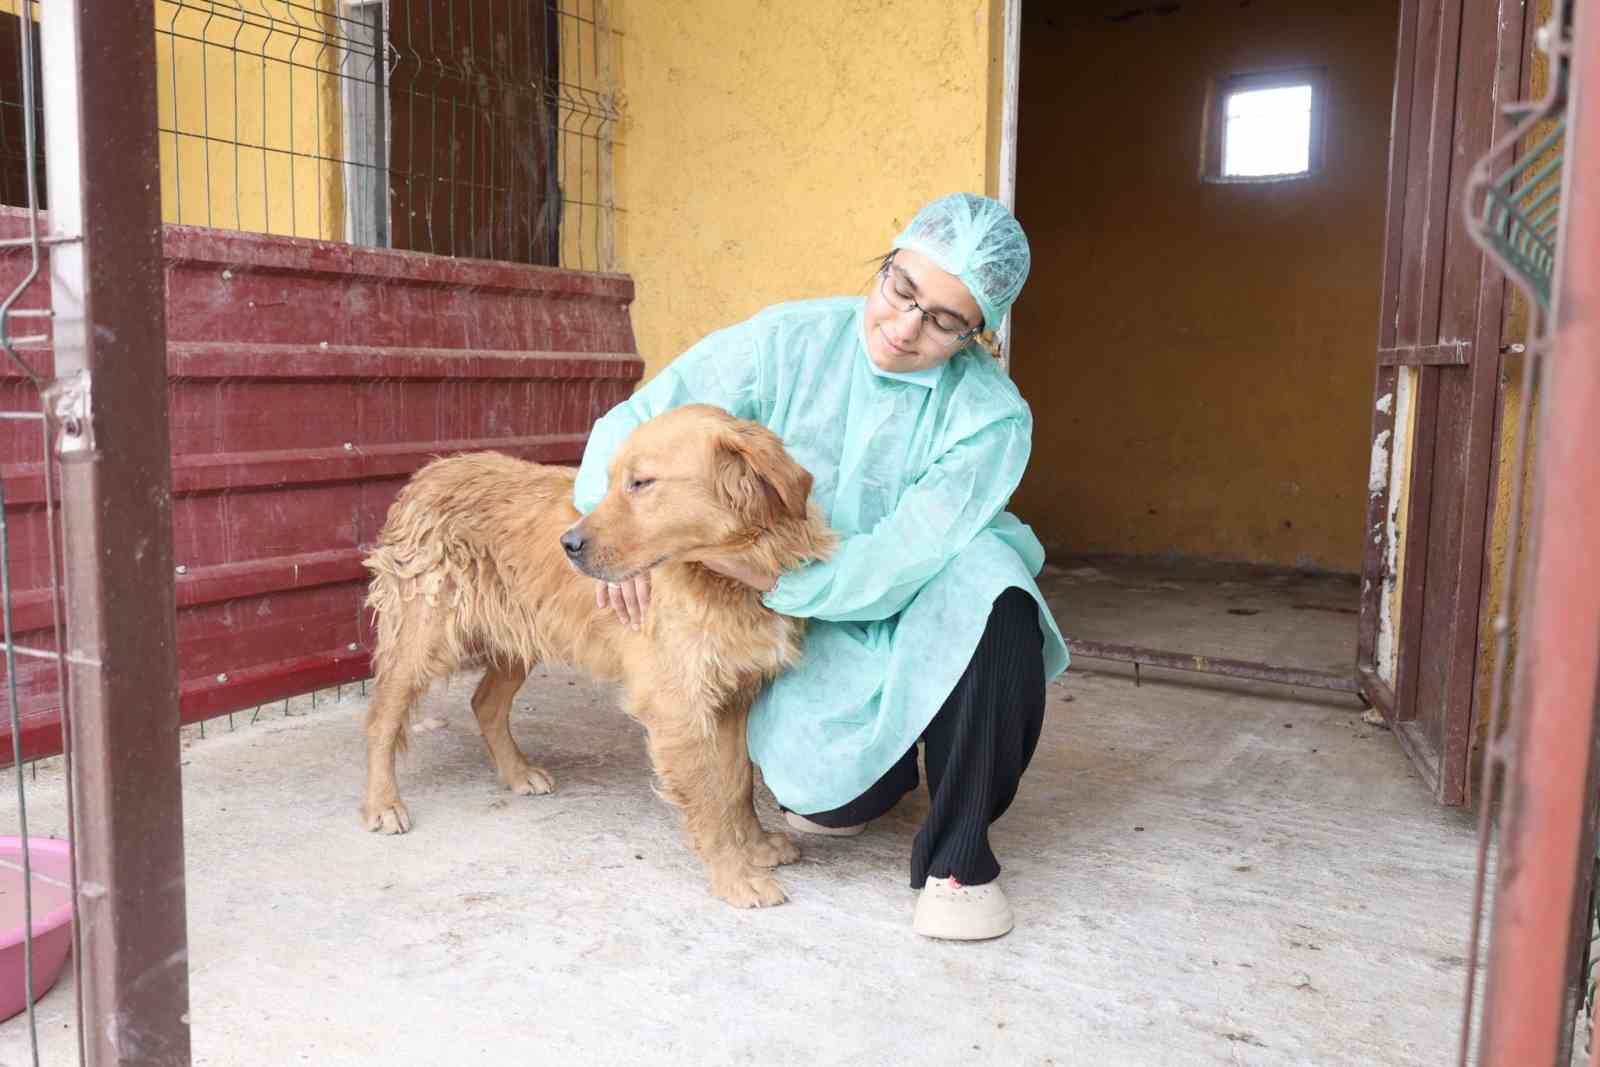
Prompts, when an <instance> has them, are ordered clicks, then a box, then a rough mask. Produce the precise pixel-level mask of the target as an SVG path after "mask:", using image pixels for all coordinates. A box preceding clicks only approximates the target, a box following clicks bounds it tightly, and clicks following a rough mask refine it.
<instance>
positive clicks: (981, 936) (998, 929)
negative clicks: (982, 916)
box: [911, 908, 1017, 941]
mask: <svg viewBox="0 0 1600 1067" xmlns="http://www.w3.org/2000/svg"><path fill="white" fill-rule="evenodd" d="M932 925H933V923H931V922H929V921H927V920H925V919H924V918H923V917H922V916H921V915H916V916H913V918H912V921H911V928H912V929H913V930H915V931H916V932H917V933H919V934H921V935H922V936H923V937H929V938H932V939H933V940H935V941H993V940H994V939H995V938H997V937H1004V936H1006V935H1007V934H1009V933H1010V932H1011V931H1012V930H1013V929H1015V928H1016V925H1017V923H1016V917H1015V915H1013V913H1012V911H1011V909H1010V908H1007V909H1006V910H1005V911H1004V912H1002V913H1000V914H999V915H996V916H994V918H993V920H992V921H988V922H984V923H973V924H971V925H970V926H968V928H967V929H964V930H959V931H958V930H930V929H928V927H930V926H932Z"/></svg>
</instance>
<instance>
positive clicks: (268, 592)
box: [0, 212, 643, 765]
mask: <svg viewBox="0 0 1600 1067" xmlns="http://www.w3.org/2000/svg"><path fill="white" fill-rule="evenodd" d="M23 232H25V231H24V228H23V225H22V224H21V222H20V220H19V219H18V217H17V215H16V213H15V212H5V213H3V214H0V236H11V235H15V234H20V233H23ZM165 251H166V275H167V278H166V280H167V334H168V352H167V368H168V371H167V373H168V380H169V388H170V392H169V394H168V395H169V409H168V418H169V419H170V422H171V435H172V465H173V471H172V476H173V494H174V500H173V541H174V559H175V560H176V561H177V564H178V573H177V574H176V575H175V576H174V577H175V580H176V582H177V602H178V620H177V622H178V625H177V632H178V660H179V669H180V681H181V686H182V699H181V709H182V716H183V719H184V721H186V722H192V721H196V720H199V719H205V718H209V717H212V716H215V715H220V714H224V713H226V712H230V711H236V710H239V709H242V708H248V707H253V706H255V705H258V704H261V703H265V702H267V701H271V700H274V699H282V698H284V697H287V696H292V695H295V694H298V693H304V692H307V691H308V690H311V689H314V688H320V687H323V686H329V685H335V684H338V683H340V682H346V681H352V680H355V679H358V678H364V677H366V676H367V675H368V674H369V673H370V671H369V668H368V650H369V647H370V632H369V620H368V619H367V618H366V617H365V613H364V611H363V608H362V601H363V598H364V597H365V594H366V573H365V571H364V570H363V569H362V567H361V558H362V556H363V555H364V546H366V545H368V544H370V543H371V541H372V540H373V538H374V537H375V536H376V534H377V531H378V528H379V526H380V525H381V524H382V522H383V518H384V515H385V512H386V511H387V509H388V507H389V503H390V501H391V500H392V499H393V498H394V495H395V493H396V492H398V491H399V488H400V486H401V484H402V483H403V482H404V480H405V479H406V478H407V477H408V476H409V475H410V474H411V473H412V472H413V471H415V470H416V469H417V468H418V467H420V466H421V465H422V464H424V463H425V462H427V461H428V459H429V458H430V457H432V456H436V455H442V454H447V453H451V452H460V451H470V450H475V449H483V448H493V449H498V450H500V451H502V452H507V453H510V454H512V455H516V456H521V457H524V458H527V459H533V460H538V461H541V462H546V463H575V462H576V461H577V460H578V459H579V457H580V456H581V455H582V451H583V444H584V441H585V439H586V437H587V434H588V431H589V427H590V426H591V425H592V423H593V422H594V420H595V419H596V418H597V417H598V416H599V415H601V414H603V413H604V412H605V411H606V410H607V409H608V408H609V407H611V406H612V405H613V404H615V403H617V402H618V401H620V400H622V399H623V398H625V397H626V396H628V394H629V393H630V392H631V391H632V388H633V385H634V383H635V382H636V381H637V380H638V379H639V377H640V375H641V373H642V369H643V368H642V364H641V363H640V361H639V359H638V356H637V355H636V353H635V344H634V337H633V328H632V325H631V323H630V321H629V318H628V305H629V303H630V302H631V301H632V299H633V283H632V281H631V280H629V279H628V278H626V277H625V276H620V275H599V274H580V273H577V272H572V271H562V270H555V269H550V268H542V267H528V266H520V265H513V264H504V263H491V262H484V261H475V260H462V259H449V258H444V257H438V256H429V255H423V254H419V253H410V252H393V251H388V250H384V249H370V248H357V247H353V246H350V245H344V244H334V243H330V242H323V241H307V240H297V239H290V238H283V237H271V236H262V235H256V234H242V233H231V232H225V231H217V230H209V229H199V228H193V227H184V226H174V227H169V228H168V229H167V232H166V235H165ZM26 267H27V254H26V253H25V252H20V251H19V250H17V249H5V250H0V290H9V289H10V287H11V286H12V285H13V284H15V282H16V281H17V280H20V279H21V278H22V277H23V274H24V272H25V270H26ZM47 284H48V283H47V280H46V279H43V278H41V279H40V281H39V282H38V283H36V284H35V286H34V287H33V289H32V290H31V291H30V293H29V294H28V295H27V297H26V298H25V299H24V300H23V301H22V303H21V304H20V305H19V306H21V307H35V308H43V307H48V304H49V294H48V289H47ZM17 321H18V322H20V323H22V324H25V325H22V326H21V327H20V328H16V329H14V331H13V332H17V333H29V332H34V328H33V326H32V325H31V324H32V323H37V322H40V321H42V320H38V319H31V320H30V319H21V320H17ZM27 356H28V359H29V361H30V363H32V364H33V366H34V367H36V368H38V369H39V370H40V371H41V372H43V373H44V374H45V375H48V373H49V369H50V357H49V353H48V350H47V349H38V350H35V351H31V352H29V353H27ZM115 402H116V398H115V397H106V396H98V395H97V396H95V397H94V403H96V404H111V403H115ZM35 409H36V401H35V395H34V392H33V389H32V387H31V386H30V385H29V384H28V382H27V381H26V379H25V378H24V377H23V376H22V375H21V374H20V372H19V371H18V370H17V369H16V368H14V367H12V366H10V365H5V366H0V411H31V410H35ZM105 445H106V447H108V448H114V447H115V443H114V442H105ZM41 455H42V452H41V442H40V435H39V427H38V424H37V423H33V422H25V421H5V422H0V475H3V477H4V480H5V492H6V501H7V519H8V526H9V540H10V550H11V583H12V590H13V595H12V603H13V608H14V625H15V627H16V641H17V644H18V645H20V646H24V647H28V648H46V649H48V648H51V647H53V644H52V640H51V636H52V635H51V630H50V626H51V619H50V603H49V555H48V542H47V541H46V540H45V523H44V483H43V480H42V476H41V474H42V472H41V465H40V459H41ZM108 540H109V550H110V553H111V555H112V557H113V562H115V563H121V564H123V565H128V566H136V565H137V564H138V560H139V558H140V555H141V546H139V545H137V544H123V543H119V542H118V541H117V540H116V539H115V532H114V531H113V532H112V534H111V537H110V538H109V539H108ZM17 674H18V683H19V687H20V690H21V698H22V699H21V703H22V710H23V727H22V741H23V752H24V757H25V758H32V757H36V756H44V755H50V754H53V753H56V752H59V751H60V748H61V729H60V707H59V704H60V701H59V698H58V694H57V692H56V683H55V668H54V664H53V662H52V661H50V660H48V659H43V660H41V659H23V660H21V661H19V663H18V671H17ZM0 719H3V716H0ZM9 734H10V727H9V724H8V723H5V722H3V721H0V765H4V764H7V763H9V762H10V752H11V745H10V737H9Z"/></svg>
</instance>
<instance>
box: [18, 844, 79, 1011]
mask: <svg viewBox="0 0 1600 1067" xmlns="http://www.w3.org/2000/svg"><path fill="white" fill-rule="evenodd" d="M28 859H29V861H30V862H31V864H32V866H33V999H34V1000H35V1001H37V1000H38V999H39V998H40V997H42V996H44V995H45V994H46V993H48V992H49V991H50V987H51V986H53V985H55V984H56V979H57V978H59V977H61V965H62V964H63V963H65V962H66V960H67V950H68V949H69V948H70V947H71V945H72V881H71V879H72V867H71V849H70V846H69V845H68V844H67V842H65V841H58V840H56V839H55V838H53V837H34V838H30V839H29V842H28ZM22 934H23V911H22V838H20V837H0V1021H4V1020H6V1019H9V1018H11V1017H12V1016H13V1015H17V1014H19V1013H21V1012H22V1011H24V1010H26V1009H27V1007H28V994H27V991H26V984H25V982H24V979H25V977H26V970H25V968H24V966H23V944H22V942H23V936H22Z"/></svg>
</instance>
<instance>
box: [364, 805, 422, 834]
mask: <svg viewBox="0 0 1600 1067" xmlns="http://www.w3.org/2000/svg"><path fill="white" fill-rule="evenodd" d="M361 821H362V822H364V823H365V824H366V827H367V829H368V830H371V831H372V832H373V833H378V834H403V833H406V832H408V831H409V830H410V829H411V813H410V812H408V811H406V806H405V805H404V804H402V803H401V802H400V801H398V800H396V801H394V802H393V803H391V804H363V805H361Z"/></svg>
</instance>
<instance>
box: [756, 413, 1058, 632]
mask: <svg viewBox="0 0 1600 1067" xmlns="http://www.w3.org/2000/svg"><path fill="white" fill-rule="evenodd" d="M1032 446H1033V417H1032V415H1030V414H1029V413H1028V411H1027V409H1026V407H1024V408H1023V409H1022V410H1021V411H1017V412H1013V413H1010V414H1007V415H1005V416H1002V417H1000V418H998V419H996V420H994V421H991V422H988V423H985V424H984V425H983V426H982V427H981V428H979V429H978V430H976V431H975V432H973V433H971V434H970V435H968V436H967V437H965V438H962V439H961V440H958V441H956V442H955V443H954V444H951V445H950V446H948V447H947V448H945V449H944V451H943V452H942V453H941V454H940V455H939V456H938V458H937V459H936V460H935V461H934V462H933V463H931V464H930V465H929V466H928V467H927V468H926V469H925V470H924V471H923V472H922V473H921V474H920V475H919V476H918V477H917V479H916V481H915V482H913V483H912V484H911V485H910V486H909V487H908V488H907V489H906V491H905V492H904V493H903V494H902V495H901V497H900V500H899V503H898V504H896V506H895V509H894V510H893V511H892V512H890V513H889V514H888V515H887V516H885V517H884V518H883V519H882V521H880V522H879V523H878V524H877V525H876V526H874V527H873V528H872V529H871V530H870V531H867V532H865V533H860V534H854V535H851V536H848V537H845V538H843V539H842V540H841V541H840V543H839V547H838V549H837V550H836V551H835V552H834V554H833V556H832V557H831V558H829V559H827V560H825V561H822V562H820V563H814V564H811V565H809V566H806V567H802V568H800V569H799V570H794V571H790V572H789V573H787V574H785V575H784V576H783V577H781V578H780V579H779V580H778V584H777V586H776V588H774V589H773V590H772V591H771V592H770V593H768V594H767V596H766V598H765V599H766V604H767V606H768V607H770V608H771V609H772V610H774V611H776V612H779V613H781V614H784V615H792V616H796V617H799V618H816V619H827V620H830V621H834V622H870V621H873V620H877V619H886V618H889V617H890V616H892V615H896V614H898V613H899V612H900V611H902V610H903V609H904V608H905V607H906V605H907V604H909V603H910V602H911V600H912V598H913V597H915V596H916V594H917V592H918V591H919V590H920V589H921V588H922V586H923V585H925V584H926V583H927V582H928V580H929V579H930V578H932V577H933V576H934V575H936V574H938V573H939V571H940V570H941V569H943V568H944V566H945V564H947V563H949V562H950V561H951V560H952V559H954V558H955V557H956V555H957V554H958V553H960V552H961V550H962V549H964V548H966V547H967V545H968V544H970V543H971V541H972V539H973V538H975V537H976V536H977V535H978V534H979V533H980V532H982V531H983V529H984V528H985V527H986V526H988V525H989V524H990V523H991V522H992V521H993V520H994V518H995V517H996V516H997V515H999V514H1000V512H1001V511H1003V510H1004V508H1005V506H1006V502H1007V501H1008V500H1010V498H1011V494H1012V493H1013V492H1014V491H1015V490H1016V488H1017V485H1018V484H1019V483H1020V482H1021V481H1022V473H1023V471H1024V470H1025V469H1026V467H1027V465H1028V455H1029V453H1030V452H1031V451H1032Z"/></svg>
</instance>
